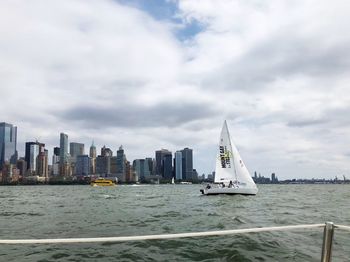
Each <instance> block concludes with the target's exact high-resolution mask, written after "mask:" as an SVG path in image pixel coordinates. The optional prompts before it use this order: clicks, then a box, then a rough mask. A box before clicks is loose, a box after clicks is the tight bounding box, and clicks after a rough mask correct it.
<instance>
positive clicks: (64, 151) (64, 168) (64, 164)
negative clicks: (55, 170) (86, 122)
mask: <svg viewBox="0 0 350 262" xmlns="http://www.w3.org/2000/svg"><path fill="white" fill-rule="evenodd" d="M70 173H71V170H70V165H69V154H68V135H66V134H64V133H61V134H60V175H62V176H69V175H70Z"/></svg>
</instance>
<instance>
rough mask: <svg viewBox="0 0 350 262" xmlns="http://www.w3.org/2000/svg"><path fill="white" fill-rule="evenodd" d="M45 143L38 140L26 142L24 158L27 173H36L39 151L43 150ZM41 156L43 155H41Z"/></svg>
mask: <svg viewBox="0 0 350 262" xmlns="http://www.w3.org/2000/svg"><path fill="white" fill-rule="evenodd" d="M44 150H45V144H43V143H40V142H38V141H35V142H26V148H25V156H24V159H25V161H26V162H27V174H28V175H38V174H37V171H38V161H39V155H40V153H41V152H44ZM42 157H43V156H42Z"/></svg>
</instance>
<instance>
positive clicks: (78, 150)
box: [69, 142, 85, 161]
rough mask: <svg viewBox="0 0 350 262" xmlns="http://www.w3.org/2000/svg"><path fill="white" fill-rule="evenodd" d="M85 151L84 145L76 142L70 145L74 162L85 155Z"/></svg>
mask: <svg viewBox="0 0 350 262" xmlns="http://www.w3.org/2000/svg"><path fill="white" fill-rule="evenodd" d="M84 151H85V150H84V144H82V143H76V142H71V143H69V153H70V156H71V158H72V159H74V161H75V160H76V158H77V156H81V155H84V154H85V152H84Z"/></svg>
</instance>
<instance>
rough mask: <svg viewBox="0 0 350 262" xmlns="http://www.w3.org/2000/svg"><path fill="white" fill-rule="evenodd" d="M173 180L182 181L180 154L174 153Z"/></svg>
mask: <svg viewBox="0 0 350 262" xmlns="http://www.w3.org/2000/svg"><path fill="white" fill-rule="evenodd" d="M174 168H175V179H176V180H182V152H181V151H176V152H175V163H174Z"/></svg>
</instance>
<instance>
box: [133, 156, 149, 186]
mask: <svg viewBox="0 0 350 262" xmlns="http://www.w3.org/2000/svg"><path fill="white" fill-rule="evenodd" d="M150 165H152V158H146V159H135V160H134V161H133V163H132V167H133V170H134V173H135V175H136V176H137V177H138V179H139V180H141V181H145V180H147V179H148V178H149V177H150V176H151V174H152V172H151V171H152V170H151V167H150Z"/></svg>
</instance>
